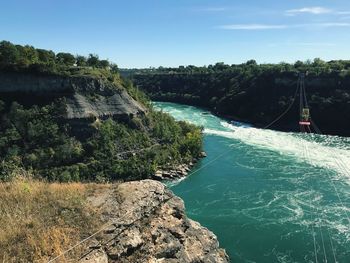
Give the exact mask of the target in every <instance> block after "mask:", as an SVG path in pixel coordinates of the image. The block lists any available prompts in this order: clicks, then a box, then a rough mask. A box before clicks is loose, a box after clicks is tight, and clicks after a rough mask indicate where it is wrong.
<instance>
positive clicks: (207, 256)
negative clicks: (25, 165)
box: [79, 180, 229, 263]
mask: <svg viewBox="0 0 350 263" xmlns="http://www.w3.org/2000/svg"><path fill="white" fill-rule="evenodd" d="M89 201H90V202H91V205H92V206H93V207H95V208H96V209H99V210H100V211H101V214H102V215H103V218H102V220H103V221H104V222H106V224H107V226H106V227H105V228H104V230H103V231H102V232H101V233H100V234H99V235H96V236H95V237H94V239H90V240H89V241H88V242H86V243H85V246H86V251H85V253H84V255H83V256H82V258H81V259H80V261H79V262H80V263H93V262H94V263H97V262H99V263H107V262H120V263H123V262H125V263H126V262H130V263H131V262H148V263H156V262H169V263H175V262H181V263H186V262H192V263H195V262H196V263H200V262H203V263H206V262H208V263H209V262H228V261H229V260H228V256H227V255H226V253H225V251H224V250H223V249H221V248H219V244H218V241H217V238H216V236H215V235H214V234H213V233H212V232H210V231H209V230H208V229H206V228H204V227H202V226H201V225H200V224H199V223H197V222H194V221H193V220H190V219H188V218H187V217H186V215H185V212H184V211H185V208H184V203H183V201H182V200H181V199H180V198H179V197H176V196H175V195H174V194H173V193H172V192H171V191H170V190H169V189H167V188H166V187H165V186H164V185H163V184H162V183H160V182H157V181H153V180H144V181H135V182H127V183H122V184H119V185H117V186H115V187H112V188H110V189H109V190H108V191H103V192H101V193H96V194H95V195H94V196H93V197H92V198H90V200H89Z"/></svg>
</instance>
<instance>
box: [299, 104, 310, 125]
mask: <svg viewBox="0 0 350 263" xmlns="http://www.w3.org/2000/svg"><path fill="white" fill-rule="evenodd" d="M299 124H300V125H306V126H310V125H311V122H310V109H309V108H303V109H302V110H301V114H300V121H299Z"/></svg>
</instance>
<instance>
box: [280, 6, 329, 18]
mask: <svg viewBox="0 0 350 263" xmlns="http://www.w3.org/2000/svg"><path fill="white" fill-rule="evenodd" d="M329 13H333V10H332V9H328V8H325V7H321V6H314V7H303V8H299V9H290V10H287V11H286V14H287V15H289V16H295V15H298V14H313V15H321V14H329Z"/></svg>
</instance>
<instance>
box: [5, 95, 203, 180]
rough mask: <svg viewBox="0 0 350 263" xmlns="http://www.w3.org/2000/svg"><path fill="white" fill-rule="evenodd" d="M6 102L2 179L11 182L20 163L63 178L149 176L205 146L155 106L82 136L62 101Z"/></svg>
mask: <svg viewBox="0 0 350 263" xmlns="http://www.w3.org/2000/svg"><path fill="white" fill-rule="evenodd" d="M1 105H2V107H1V108H2V109H3V110H2V111H1V108H0V114H1V115H0V117H1V118H0V159H1V163H0V180H10V179H11V178H12V177H13V175H14V174H16V169H19V167H20V168H23V169H26V170H30V171H33V173H34V174H35V175H36V176H38V177H44V178H47V179H49V180H56V181H61V182H67V181H79V180H84V181H99V182H102V181H113V180H135V179H142V178H150V177H151V176H152V175H153V174H154V172H155V170H156V169H157V168H158V167H161V166H164V165H169V164H178V163H182V162H188V161H191V160H192V158H194V157H197V156H198V155H199V152H200V150H201V145H202V141H201V133H200V130H199V129H198V128H197V127H195V126H193V125H190V124H188V123H184V122H176V121H175V120H174V119H173V118H172V117H170V116H169V115H167V114H164V113H161V112H156V111H154V110H153V109H152V108H149V111H150V112H149V114H148V115H147V116H140V117H135V118H133V119H131V120H130V121H129V122H127V123H122V122H117V121H115V120H112V119H108V120H105V121H101V120H99V121H95V123H94V124H93V125H92V128H93V129H94V132H93V133H92V135H91V136H90V137H89V138H87V139H86V138H85V139H79V138H76V137H73V136H72V135H71V134H70V132H69V131H70V129H71V128H70V126H69V125H68V124H64V123H62V115H63V114H64V107H63V102H62V101H57V102H55V103H52V104H50V105H46V106H42V107H39V106H35V105H34V106H31V107H29V108H25V107H24V106H22V105H20V104H18V103H16V102H14V103H12V104H11V105H9V106H8V107H6V105H5V104H4V103H3V102H1V101H0V106H1ZM6 108H7V110H5V109H6Z"/></svg>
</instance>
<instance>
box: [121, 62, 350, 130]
mask: <svg viewBox="0 0 350 263" xmlns="http://www.w3.org/2000/svg"><path fill="white" fill-rule="evenodd" d="M299 72H304V73H307V76H306V90H307V98H308V100H309V104H310V108H311V114H312V117H313V119H314V121H315V122H316V123H318V125H319V126H320V128H322V129H323V131H324V132H325V133H330V134H340V135H347V136H349V135H350V123H349V122H348V121H346V120H344V118H343V116H344V115H345V116H346V114H350V61H330V62H324V61H322V60H321V59H315V60H314V61H306V62H301V61H298V62H296V63H295V64H288V63H280V64H261V65H258V64H257V63H256V62H255V61H254V60H251V61H248V62H247V63H244V64H240V65H226V64H223V63H217V64H215V65H213V66H212V65H209V66H208V67H194V66H187V67H179V68H162V67H161V68H158V69H154V68H150V69H143V70H122V71H121V73H122V74H123V75H128V76H130V77H131V78H132V79H133V81H134V83H135V84H136V85H137V86H138V87H139V88H141V89H143V90H144V91H146V93H148V95H149V96H150V97H151V98H152V99H155V100H163V101H173V102H180V103H187V104H193V105H198V106H203V107H207V108H209V109H212V110H213V111H214V112H216V113H218V114H221V115H227V116H231V117H233V118H234V119H238V120H243V121H247V122H251V123H253V124H256V125H258V126H259V125H260V126H264V125H266V124H268V123H269V122H271V121H272V120H274V119H275V118H276V117H277V116H278V115H279V114H280V113H281V112H283V111H284V110H285V109H286V108H287V107H288V105H289V104H290V103H291V102H292V99H293V95H294V92H295V89H296V83H297V79H298V74H299ZM343 114H344V115H343ZM298 119H299V113H298V105H297V103H296V104H295V105H294V107H293V108H292V109H291V111H290V113H289V114H287V115H286V116H285V117H284V118H283V119H281V120H280V121H279V122H277V123H276V124H275V125H274V126H273V128H276V129H282V130H296V129H297V128H298V126H297V122H298Z"/></svg>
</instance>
